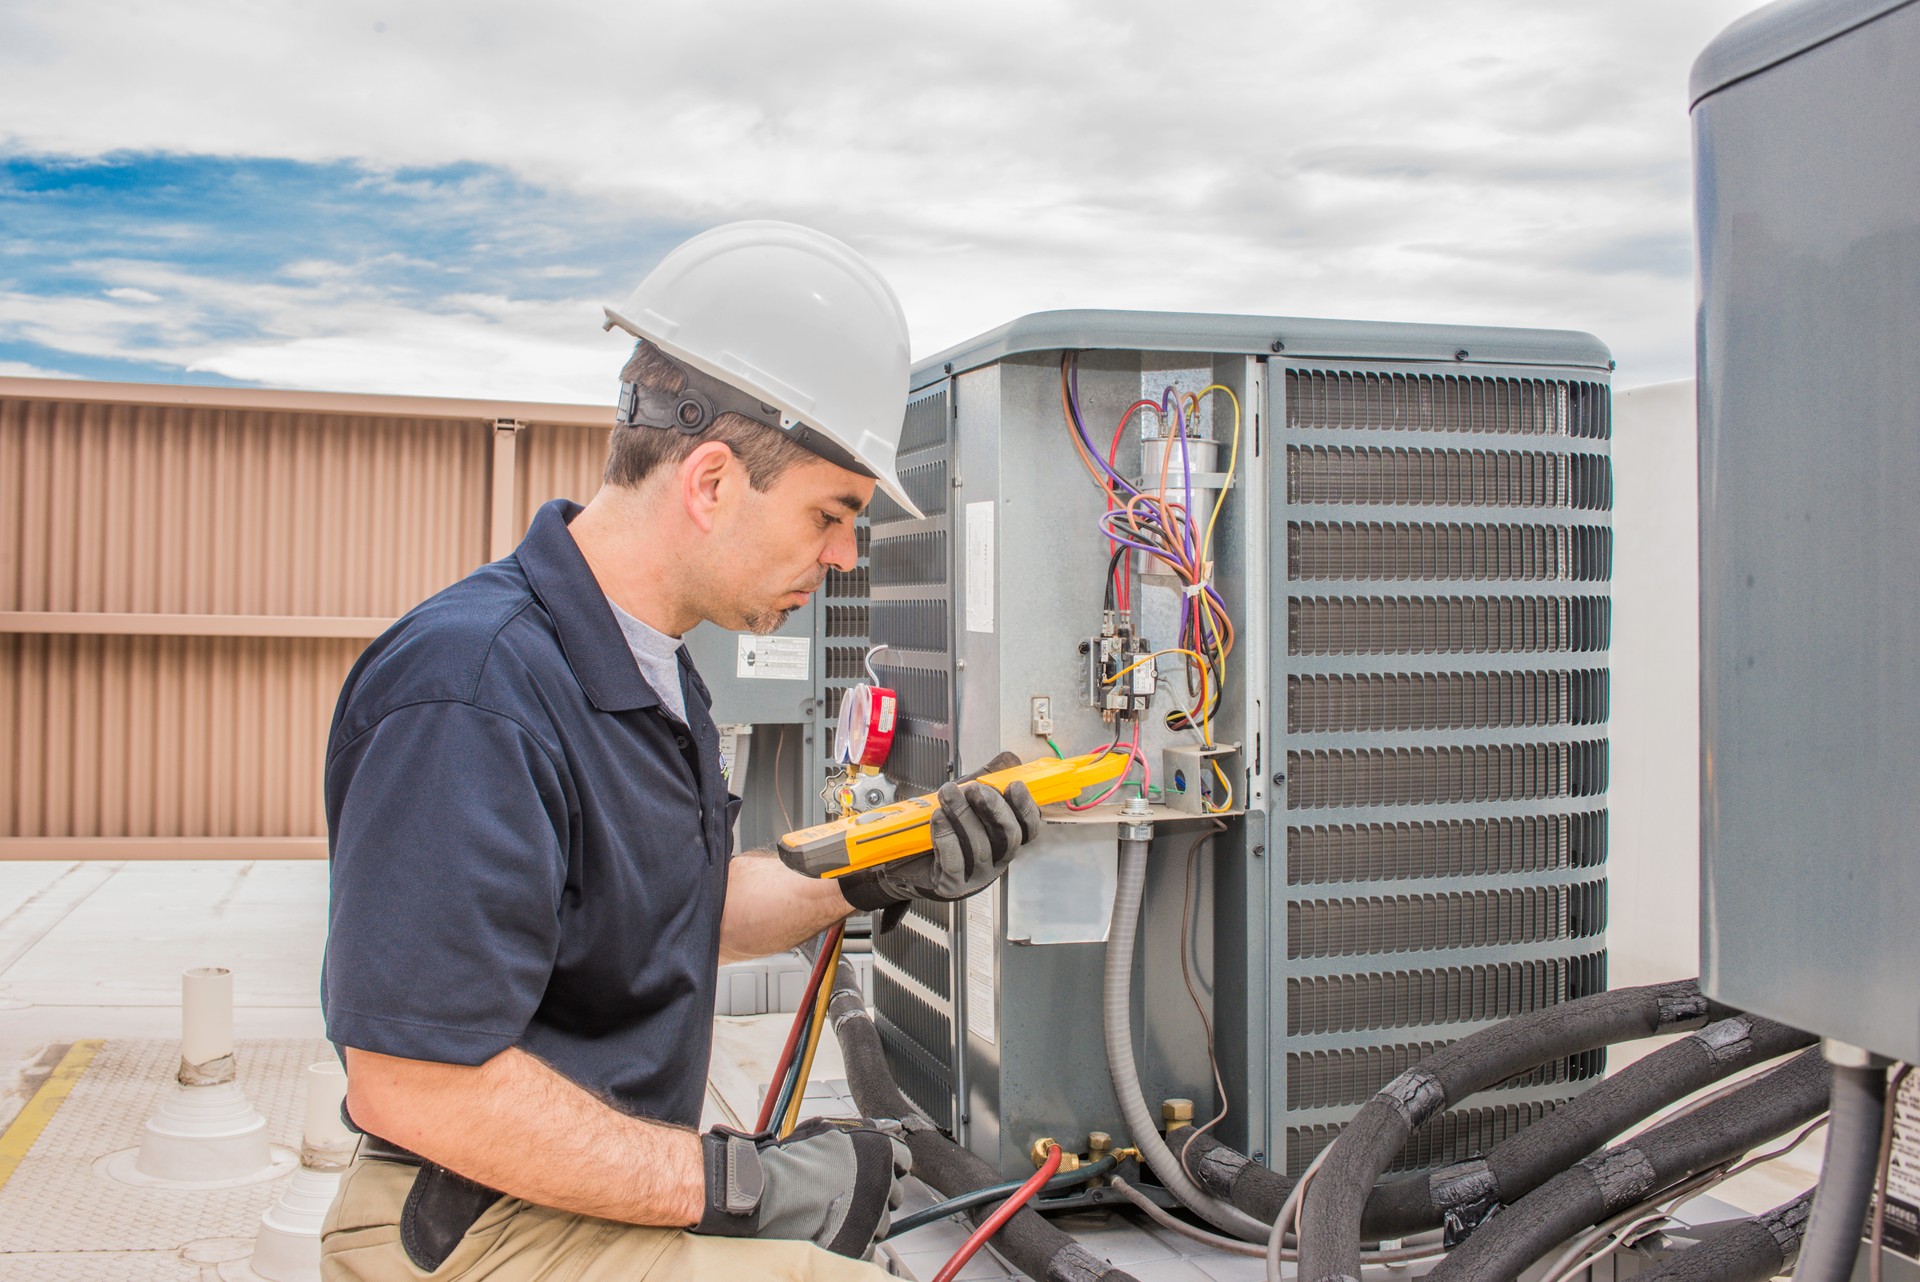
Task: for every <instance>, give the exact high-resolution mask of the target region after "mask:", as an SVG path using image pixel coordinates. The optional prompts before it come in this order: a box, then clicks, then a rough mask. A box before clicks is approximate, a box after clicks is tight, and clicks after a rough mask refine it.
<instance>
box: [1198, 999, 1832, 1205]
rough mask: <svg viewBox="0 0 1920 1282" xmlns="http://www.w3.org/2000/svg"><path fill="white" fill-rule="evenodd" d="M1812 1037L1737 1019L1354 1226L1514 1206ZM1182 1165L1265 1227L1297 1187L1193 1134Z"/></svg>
mask: <svg viewBox="0 0 1920 1282" xmlns="http://www.w3.org/2000/svg"><path fill="white" fill-rule="evenodd" d="M1814 1040H1815V1039H1814V1036H1813V1034H1812V1033H1805V1032H1801V1031H1800V1030H1799V1029H1797V1028H1789V1027H1788V1026H1787V1025H1785V1024H1777V1023H1775V1022H1774V1021H1772V1020H1769V1019H1761V1018H1759V1017H1758V1016H1754V1015H1735V1016H1732V1017H1730V1018H1728V1019H1723V1020H1720V1021H1718V1022H1717V1023H1714V1024H1710V1025H1708V1026H1707V1027H1705V1028H1703V1029H1701V1030H1699V1031H1698V1032H1696V1033H1694V1034H1693V1035H1692V1036H1690V1037H1685V1038H1682V1039H1681V1040H1679V1041H1677V1042H1675V1043H1674V1044H1673V1045H1671V1046H1668V1047H1664V1048H1663V1049H1661V1050H1659V1051H1656V1052H1654V1053H1653V1054H1652V1055H1649V1056H1647V1057H1646V1058H1645V1059H1642V1060H1640V1061H1638V1062H1637V1063H1634V1064H1632V1065H1630V1066H1628V1067H1627V1068H1624V1069H1622V1070H1621V1071H1620V1072H1619V1073H1616V1074H1615V1075H1614V1076H1612V1077H1609V1078H1607V1079H1606V1080H1605V1081H1603V1082H1600V1083H1598V1084H1597V1085H1595V1086H1594V1087H1593V1088H1592V1089H1590V1090H1588V1091H1585V1092H1583V1093H1582V1094H1581V1095H1579V1096H1578V1097H1576V1098H1575V1099H1573V1100H1572V1101H1571V1102H1569V1103H1567V1104H1565V1105H1563V1106H1561V1107H1560V1108H1557V1109H1555V1110H1554V1111H1553V1112H1552V1113H1550V1114H1548V1115H1547V1116H1546V1117H1544V1118H1542V1119H1540V1120H1539V1121H1538V1122H1535V1123H1534V1124H1533V1125H1532V1126H1529V1127H1527V1128H1526V1129H1525V1130H1524V1131H1521V1132H1520V1133H1519V1134H1518V1135H1515V1136H1512V1137H1511V1138H1509V1139H1506V1140H1504V1141H1502V1142H1501V1143H1499V1144H1497V1145H1495V1146H1494V1147H1493V1148H1492V1149H1491V1150H1490V1151H1488V1153H1487V1154H1486V1156H1484V1157H1476V1158H1473V1159H1471V1160H1469V1161H1465V1162H1456V1163H1455V1164H1454V1165H1452V1166H1448V1167H1443V1168H1441V1169H1440V1170H1437V1171H1435V1172H1433V1173H1432V1174H1431V1175H1429V1176H1426V1177H1425V1178H1420V1177H1417V1176H1416V1177H1414V1178H1411V1179H1404V1180H1393V1181H1391V1182H1389V1183H1386V1184H1380V1185H1377V1186H1375V1188H1374V1190H1373V1194H1372V1196H1371V1197H1370V1198H1369V1199H1368V1201H1367V1209H1366V1213H1365V1215H1364V1216H1363V1217H1362V1219H1361V1221H1360V1230H1361V1237H1362V1239H1363V1240H1365V1241H1368V1242H1373V1241H1378V1240H1381V1239H1384V1238H1399V1237H1405V1236H1407V1235H1408V1234H1409V1233H1418V1232H1420V1231H1422V1230H1425V1229H1431V1228H1434V1227H1436V1226H1437V1225H1439V1224H1440V1222H1441V1220H1442V1219H1443V1218H1444V1217H1445V1215H1446V1214H1447V1212H1449V1211H1453V1210H1461V1211H1466V1210H1470V1209H1471V1208H1473V1207H1476V1206H1479V1205H1486V1204H1491V1203H1500V1204H1506V1205H1510V1204H1512V1203H1513V1202H1515V1201H1518V1200H1519V1199H1520V1198H1521V1197H1524V1196H1525V1195H1526V1194H1527V1193H1528V1192H1530V1191H1532V1190H1533V1189H1535V1188H1537V1187H1539V1186H1540V1184H1542V1183H1543V1182H1545V1181H1546V1180H1548V1179H1551V1178H1552V1177H1553V1176H1554V1175H1556V1174H1558V1173H1559V1172H1560V1171H1562V1170H1564V1169H1566V1167H1568V1166H1569V1165H1571V1164H1572V1163H1574V1162H1577V1161H1579V1160H1580V1159H1581V1158H1583V1157H1585V1156H1587V1155H1588V1154H1589V1153H1592V1152H1594V1151H1596V1150H1597V1149H1599V1148H1600V1147H1601V1146H1602V1145H1604V1144H1605V1143H1606V1142H1607V1141H1608V1140H1611V1139H1612V1138H1613V1137H1614V1136H1616V1135H1619V1134H1620V1133H1621V1132H1623V1131H1625V1130H1626V1129H1627V1128H1628V1127H1630V1126H1632V1125H1633V1124H1634V1123H1636V1122H1639V1121H1642V1120H1644V1119H1646V1118H1648V1117H1651V1116H1653V1114H1655V1113H1657V1112H1659V1111H1660V1110H1661V1109H1663V1108H1665V1107H1667V1106H1668V1105H1670V1104H1673V1103H1675V1102H1676V1101H1678V1100H1681V1099H1684V1098H1686V1097H1687V1096H1688V1095H1691V1094H1693V1092H1695V1091H1697V1090H1699V1089H1701V1088H1702V1087H1704V1086H1709V1085H1711V1084H1713V1083H1714V1082H1717V1081H1719V1080H1721V1079H1722V1078H1725V1077H1728V1076H1731V1075H1732V1074H1734V1073H1737V1072H1740V1071H1743V1070H1745V1069H1748V1068H1751V1067H1753V1066H1754V1065H1756V1064H1764V1063H1766V1062H1767V1061H1768V1060H1770V1059H1774V1058H1776V1057H1778V1056H1781V1055H1785V1054H1787V1053H1789V1052H1791V1051H1797V1050H1803V1049H1805V1048H1806V1047H1808V1046H1811V1045H1812V1044H1813V1042H1814ZM1167 1142H1168V1144H1169V1145H1170V1146H1172V1147H1173V1149H1174V1151H1175V1152H1176V1153H1177V1154H1178V1156H1179V1158H1180V1165H1181V1167H1182V1169H1184V1170H1185V1171H1186V1172H1187V1174H1188V1175H1190V1176H1192V1177H1193V1181H1194V1183H1196V1184H1198V1185H1199V1186H1200V1187H1201V1188H1202V1189H1204V1190H1205V1191H1206V1192H1208V1193H1211V1194H1212V1195H1213V1196H1215V1197H1218V1198H1223V1199H1225V1200H1226V1201H1229V1202H1231V1203H1233V1204H1234V1205H1235V1206H1237V1207H1239V1208H1240V1209H1241V1210H1243V1211H1245V1212H1246V1213H1247V1214H1248V1215H1251V1216H1252V1217H1253V1218H1254V1219H1256V1220H1259V1221H1260V1222H1261V1223H1263V1224H1271V1223H1273V1219H1274V1216H1275V1215H1277V1214H1278V1213H1279V1211H1280V1208H1281V1206H1283V1205H1284V1204H1285V1203H1286V1200H1287V1195H1288V1194H1289V1193H1291V1192H1293V1185H1294V1181H1293V1179H1292V1178H1291V1177H1290V1176H1287V1175H1283V1174H1281V1173H1279V1172H1277V1171H1272V1170H1269V1169H1268V1168H1266V1167H1265V1166H1262V1165H1261V1164H1260V1163H1258V1162H1255V1161H1253V1160H1252V1159H1250V1158H1248V1157H1247V1156H1246V1155H1245V1154H1243V1153H1239V1152H1236V1151H1235V1150H1233V1149H1232V1148H1229V1147H1228V1146H1227V1145H1225V1144H1222V1143H1221V1142H1220V1141H1219V1140H1217V1139H1215V1138H1214V1137H1213V1136H1212V1135H1210V1134H1207V1133H1204V1132H1200V1131H1196V1130H1194V1129H1193V1128H1191V1127H1188V1128H1186V1129H1184V1130H1180V1131H1176V1132H1175V1133H1174V1134H1173V1135H1170V1136H1168V1137H1167Z"/></svg>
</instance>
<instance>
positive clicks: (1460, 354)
mask: <svg viewBox="0 0 1920 1282" xmlns="http://www.w3.org/2000/svg"><path fill="white" fill-rule="evenodd" d="M1453 359H1455V360H1456V361H1464V360H1465V359H1467V349H1466V348H1464V347H1463V348H1461V349H1460V350H1459V351H1457V352H1455V353H1454V354H1453Z"/></svg>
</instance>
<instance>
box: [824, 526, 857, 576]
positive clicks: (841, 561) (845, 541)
mask: <svg viewBox="0 0 1920 1282" xmlns="http://www.w3.org/2000/svg"><path fill="white" fill-rule="evenodd" d="M820 562H821V564H822V565H826V566H829V567H831V568H833V569H835V570H851V569H853V568H854V567H855V566H857V565H859V564H860V541H859V535H858V534H857V533H856V532H855V530H854V525H853V522H852V521H840V522H837V523H835V525H834V527H833V536H832V537H831V538H829V539H828V540H827V546H826V548H825V550H824V551H822V552H821V553H820Z"/></svg>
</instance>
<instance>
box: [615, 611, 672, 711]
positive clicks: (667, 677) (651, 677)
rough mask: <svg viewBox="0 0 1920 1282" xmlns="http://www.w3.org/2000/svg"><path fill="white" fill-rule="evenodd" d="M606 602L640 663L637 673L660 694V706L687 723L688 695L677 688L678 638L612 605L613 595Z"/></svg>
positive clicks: (635, 660) (634, 659) (629, 647)
mask: <svg viewBox="0 0 1920 1282" xmlns="http://www.w3.org/2000/svg"><path fill="white" fill-rule="evenodd" d="M607 604H608V605H610V606H612V607H613V621H614V622H615V623H618V624H619V625H620V632H621V634H622V635H624V636H625V637H626V638H627V649H629V650H631V651H633V661H634V662H635V663H637V664H639V665H640V675H641V676H643V677H645V678H646V679H647V684H648V685H650V686H652V687H653V692H654V693H655V694H657V695H659V696H660V706H661V707H663V708H665V709H666V710H667V711H668V712H670V713H672V714H673V717H674V719H675V720H677V721H678V722H679V723H680V724H681V725H685V724H687V697H686V695H685V694H684V693H682V692H681V688H680V654H679V651H680V641H679V638H677V637H670V636H668V635H667V634H666V633H664V632H661V631H658V630H657V629H655V628H653V627H651V626H649V625H647V624H645V623H642V622H641V621H640V620H638V619H636V618H634V617H633V616H632V615H631V614H628V613H627V612H626V611H625V610H622V609H621V608H620V607H619V606H618V605H615V604H614V601H613V598H612V597H608V598H607Z"/></svg>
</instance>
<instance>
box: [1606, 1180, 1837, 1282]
mask: <svg viewBox="0 0 1920 1282" xmlns="http://www.w3.org/2000/svg"><path fill="white" fill-rule="evenodd" d="M1812 1205H1813V1190H1812V1189H1808V1190H1807V1191H1806V1192H1805V1193H1802V1194H1801V1195H1800V1196H1799V1197H1796V1198H1794V1199H1793V1201H1791V1202H1788V1203H1785V1204H1784V1205H1781V1206H1776V1207H1774V1208H1773V1209H1772V1210H1771V1211H1768V1212H1767V1213H1766V1214H1765V1215H1756V1216H1754V1217H1753V1218H1752V1219H1749V1220H1728V1221H1727V1222H1726V1223H1724V1224H1715V1225H1711V1226H1709V1227H1707V1228H1704V1229H1702V1230H1701V1232H1700V1240H1699V1241H1698V1242H1696V1243H1695V1244H1694V1245H1692V1246H1689V1247H1683V1248H1681V1249H1680V1250H1677V1251H1675V1252H1674V1253H1673V1254H1672V1255H1669V1256H1668V1257H1667V1258H1666V1259H1664V1260H1662V1261H1660V1263H1658V1264H1656V1265H1654V1266H1653V1267H1652V1268H1650V1269H1648V1270H1646V1271H1645V1272H1644V1273H1639V1274H1636V1275H1635V1282H1765V1280H1766V1279H1767V1278H1771V1277H1776V1276H1778V1275H1779V1274H1781V1273H1784V1272H1786V1271H1787V1270H1788V1269H1790V1268H1792V1267H1793V1262H1794V1260H1795V1259H1796V1258H1798V1256H1799V1254H1800V1237H1801V1234H1803V1233H1804V1232H1805V1231H1806V1227H1807V1210H1808V1208H1809V1207H1811V1206H1812Z"/></svg>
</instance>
